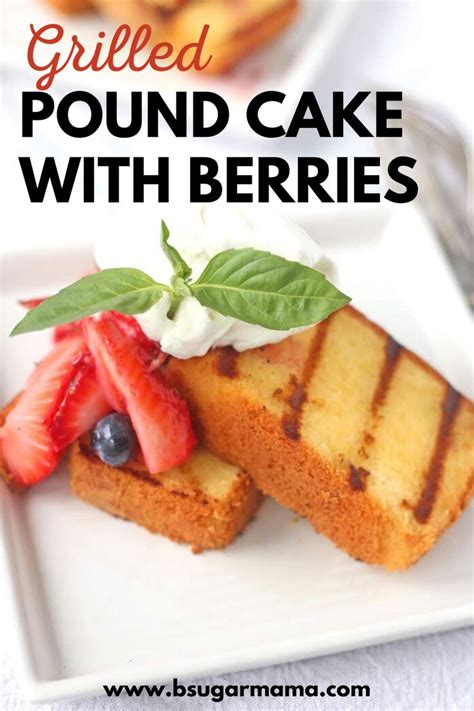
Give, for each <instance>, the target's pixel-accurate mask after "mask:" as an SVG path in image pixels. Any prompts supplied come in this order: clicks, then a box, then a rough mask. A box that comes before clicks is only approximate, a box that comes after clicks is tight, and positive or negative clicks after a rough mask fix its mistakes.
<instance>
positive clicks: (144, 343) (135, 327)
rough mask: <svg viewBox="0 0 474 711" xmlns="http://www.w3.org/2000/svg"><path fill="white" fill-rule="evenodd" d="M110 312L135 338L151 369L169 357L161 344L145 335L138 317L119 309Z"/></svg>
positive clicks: (156, 367) (157, 366) (159, 365)
mask: <svg viewBox="0 0 474 711" xmlns="http://www.w3.org/2000/svg"><path fill="white" fill-rule="evenodd" d="M110 313H111V315H112V316H113V318H114V319H115V320H116V321H118V323H119V324H120V326H121V328H122V330H124V331H125V333H127V335H129V336H130V338H133V340H134V342H135V345H136V347H137V348H139V349H140V357H141V358H142V359H143V361H144V362H145V363H148V365H149V368H150V370H156V369H158V368H160V367H161V366H162V365H163V363H164V362H165V360H166V359H167V357H168V356H167V355H166V353H163V351H162V350H161V347H160V344H159V343H157V342H156V341H152V340H151V339H150V338H148V336H146V335H145V333H144V332H143V329H142V327H141V326H140V324H139V323H138V321H137V319H136V318H134V317H133V316H126V315H125V314H119V313H118V312H117V311H111V312H110Z"/></svg>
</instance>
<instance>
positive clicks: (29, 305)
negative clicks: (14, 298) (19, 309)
mask: <svg viewBox="0 0 474 711" xmlns="http://www.w3.org/2000/svg"><path fill="white" fill-rule="evenodd" d="M46 298H47V297H46V296H43V297H40V298H38V299H20V301H19V302H18V303H19V304H20V306H24V307H25V309H34V308H35V307H36V306H39V305H40V304H41V303H42V302H43V301H44V300H45V299H46Z"/></svg>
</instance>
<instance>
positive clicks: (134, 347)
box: [0, 304, 262, 552]
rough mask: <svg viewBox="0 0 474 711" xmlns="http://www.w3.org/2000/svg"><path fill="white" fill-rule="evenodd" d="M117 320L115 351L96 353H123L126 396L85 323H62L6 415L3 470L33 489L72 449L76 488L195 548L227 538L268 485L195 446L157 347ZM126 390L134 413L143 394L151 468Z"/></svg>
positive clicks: (0, 449)
mask: <svg viewBox="0 0 474 711" xmlns="http://www.w3.org/2000/svg"><path fill="white" fill-rule="evenodd" d="M31 305H34V304H31ZM108 327H109V330H110V331H112V329H113V338H114V343H113V345H114V348H113V349H112V354H109V353H108V349H107V348H106V347H104V349H103V354H101V355H100V354H98V353H97V358H99V357H104V358H105V357H109V358H110V359H111V360H112V359H113V358H115V359H116V362H118V361H119V360H120V369H121V371H123V372H126V373H127V378H128V383H127V387H126V388H124V391H126V392H125V395H123V394H122V393H123V392H124V391H122V392H119V391H118V390H116V389H115V384H114V383H115V381H112V380H111V379H110V378H109V376H108V374H107V375H105V377H106V378H107V382H103V384H102V385H101V384H100V382H99V376H98V368H97V367H96V360H94V358H93V357H92V354H91V351H90V349H89V348H88V346H87V344H86V341H85V339H84V337H83V335H82V332H81V329H80V328H77V327H76V326H74V325H73V326H72V327H69V326H67V325H66V326H59V327H58V328H57V329H56V330H55V334H54V338H55V341H56V342H55V344H54V346H53V348H52V350H51V352H50V353H49V354H48V355H47V356H46V358H44V359H43V360H42V361H41V362H40V363H39V364H38V365H37V366H36V368H35V370H34V371H33V373H32V374H31V376H30V378H29V379H28V381H27V383H26V385H25V389H24V390H23V392H22V393H20V394H19V395H18V396H17V398H15V400H14V401H13V402H12V403H11V404H10V405H9V406H7V408H5V410H4V412H3V413H2V415H1V417H0V424H1V425H3V428H2V429H1V430H0V441H1V446H0V473H1V474H2V475H3V477H4V479H5V480H6V481H7V483H9V484H10V485H11V486H12V487H14V488H16V489H20V488H25V487H27V486H31V485H33V484H35V483H37V482H39V481H41V480H42V479H44V478H45V477H47V476H49V474H51V472H52V471H53V470H54V469H55V467H56V465H57V464H58V463H59V461H60V459H61V458H62V456H63V455H64V454H65V452H66V451H67V450H68V449H69V448H70V453H69V470H70V474H71V489H72V492H73V493H74V494H75V495H76V496H78V497H79V498H81V499H83V500H84V501H87V502H88V503H91V504H93V505H95V506H97V507H99V508H101V509H103V510H105V511H107V512H109V513H111V514H114V515H116V516H120V517H122V518H125V519H129V520H131V521H135V522H136V523H138V524H140V525H142V526H144V527H145V528H147V529H149V530H150V531H151V532H153V533H160V534H162V535H164V536H167V537H168V538H171V539H172V540H175V541H178V542H182V543H188V544H190V545H191V546H192V548H193V551H195V552H199V551H201V550H206V549H210V548H222V547H224V546H226V545H228V544H229V543H230V542H231V541H232V540H233V539H234V538H235V537H236V536H237V535H238V534H239V533H240V532H241V531H242V530H243V529H244V528H245V526H246V524H247V523H248V521H249V520H250V519H251V518H252V517H253V515H254V514H255V512H256V510H257V509H258V506H259V504H260V501H261V498H262V497H261V494H260V492H259V491H258V490H257V488H256V487H255V485H254V484H253V481H252V480H251V478H250V477H249V476H248V474H246V473H245V472H243V471H242V470H240V469H239V468H238V467H235V466H233V465H231V464H228V463H227V462H224V461H222V460H221V459H219V458H218V457H216V456H214V455H212V454H211V453H210V452H208V451H206V449H205V448H204V447H199V448H197V449H194V445H195V437H194V433H193V430H192V427H191V423H190V421H189V417H188V413H187V407H186V404H185V403H184V401H183V400H182V399H181V398H180V397H179V396H178V395H177V393H176V392H175V391H174V390H173V389H172V388H170V387H169V386H168V385H167V384H166V383H165V382H164V381H163V380H162V378H161V377H160V376H159V374H158V372H156V371H154V368H158V367H159V366H160V365H161V364H162V362H163V354H162V353H161V351H160V349H159V348H158V347H157V345H156V344H154V343H152V342H151V341H149V340H148V339H147V338H146V337H145V336H144V335H143V333H142V332H141V329H140V328H139V327H138V325H137V324H136V323H134V322H133V320H131V319H128V318H127V317H123V316H120V315H119V314H114V315H110V318H109V319H108ZM94 328H95V324H94V323H91V324H89V325H88V329H89V331H90V330H91V329H94ZM104 329H107V324H101V333H102V332H103V331H104ZM107 337H108V335H107V336H104V341H105V340H106V338H107ZM120 337H121V339H120ZM94 347H95V348H97V345H94ZM102 376H104V373H103V372H102ZM128 385H130V388H129V387H128ZM132 391H133V392H132ZM104 392H106V393H107V397H108V398H109V401H108V400H107V399H106V398H105V396H104ZM148 394H150V395H151V397H147V395H148ZM123 397H127V398H128V400H129V404H128V405H127V407H130V408H131V409H132V410H133V407H134V403H133V400H134V399H137V400H139V401H140V413H139V414H138V415H136V417H135V428H136V429H137V430H138V431H139V432H140V436H141V438H142V442H143V443H144V445H143V446H144V448H145V451H146V454H147V456H148V457H149V467H147V466H146V465H145V462H144V457H143V453H142V448H141V447H140V446H139V445H138V442H137V437H136V435H135V432H134V429H133V428H132V426H131V423H130V419H129V417H128V416H127V415H125V414H119V413H118V412H117V410H120V411H124V409H125V406H124V404H123V403H122V402H119V400H121V399H122V398H123ZM114 398H115V400H114ZM109 402H112V403H113V405H114V407H115V408H116V410H115V411H113V408H112V407H111V405H110V404H109ZM163 405H165V407H163ZM167 412H168V413H169V417H168V418H167ZM148 417H150V418H154V421H152V422H149V421H147V418H148ZM146 442H148V443H149V444H148V445H147V444H146ZM150 458H151V461H150ZM150 468H151V469H152V470H155V469H158V470H160V474H158V475H157V474H152V473H150V471H149V469H150Z"/></svg>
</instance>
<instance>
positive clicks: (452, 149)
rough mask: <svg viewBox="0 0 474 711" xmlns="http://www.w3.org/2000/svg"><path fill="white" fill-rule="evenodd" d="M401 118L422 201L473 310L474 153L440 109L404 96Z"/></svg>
mask: <svg viewBox="0 0 474 711" xmlns="http://www.w3.org/2000/svg"><path fill="white" fill-rule="evenodd" d="M402 117H403V118H402V126H403V135H404V139H405V140H407V141H408V142H410V143H411V145H410V147H409V149H408V148H407V154H408V155H413V156H414V157H415V158H417V163H416V167H415V174H416V179H417V182H418V186H419V200H420V201H421V204H422V206H423V209H424V211H425V213H426V215H427V217H428V219H429V221H430V223H431V225H432V227H433V228H434V229H435V231H436V233H437V235H438V236H439V238H440V240H441V243H442V245H443V247H444V250H445V253H446V255H447V257H448V259H449V261H450V263H451V265H452V267H453V269H454V272H455V274H456V276H457V278H458V281H459V283H460V285H461V288H462V290H463V292H464V294H465V296H466V299H467V301H468V304H469V306H470V308H471V309H474V234H473V202H472V200H473V193H472V188H473V175H472V169H473V166H472V149H471V148H470V147H469V146H468V144H467V142H466V140H465V139H464V137H463V135H462V133H461V132H460V130H459V129H458V127H457V126H456V124H455V122H454V121H453V119H452V118H451V117H450V116H449V115H448V114H447V113H446V112H444V111H442V110H440V109H438V108H435V107H433V106H429V105H427V104H424V103H422V102H420V101H417V100H414V99H412V98H410V97H406V96H405V95H404V97H403V107H402ZM384 140H386V139H384ZM380 144H383V141H382V140H381V141H380ZM381 148H382V146H381ZM384 152H385V151H384Z"/></svg>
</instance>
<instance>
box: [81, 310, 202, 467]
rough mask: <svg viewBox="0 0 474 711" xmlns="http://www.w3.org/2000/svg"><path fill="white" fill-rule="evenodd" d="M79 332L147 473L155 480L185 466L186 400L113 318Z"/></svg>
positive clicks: (190, 439)
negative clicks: (136, 443) (125, 418)
mask: <svg viewBox="0 0 474 711" xmlns="http://www.w3.org/2000/svg"><path fill="white" fill-rule="evenodd" d="M83 327H84V333H85V336H86V340H87V344H88V346H89V348H90V350H91V352H92V354H93V356H94V359H95V362H96V367H97V372H98V375H99V379H100V381H101V383H103V382H107V383H110V384H112V388H113V389H114V393H115V391H116V392H118V393H119V395H120V397H121V399H122V400H121V401H122V403H123V405H124V410H121V411H122V412H123V411H125V412H126V413H128V415H129V417H130V419H131V421H132V425H133V428H134V430H135V432H136V435H137V438H138V441H139V443H140V447H141V450H142V454H143V459H144V461H145V464H146V466H147V468H148V470H149V471H150V472H151V473H152V474H158V473H159V472H163V471H166V470H167V469H170V468H171V467H174V466H179V465H180V464H183V463H184V462H185V461H186V460H187V459H188V458H189V456H190V454H191V452H192V450H193V448H194V446H195V444H196V436H195V434H194V431H193V428H192V424H191V418H190V415H189V410H188V406H187V404H186V402H185V400H183V398H182V397H181V396H180V395H178V393H177V392H176V390H174V388H172V387H171V386H170V385H169V384H168V383H167V382H166V381H165V379H164V378H163V376H162V375H161V373H160V372H159V371H158V370H156V369H155V370H153V369H150V359H149V354H147V352H146V350H144V349H143V348H142V344H141V343H140V341H139V342H137V341H136V339H135V338H134V336H133V335H132V333H131V331H130V330H129V329H128V328H127V325H125V324H124V323H123V322H122V321H121V319H119V318H117V317H116V315H115V314H112V313H104V314H102V315H101V316H100V317H99V318H90V317H89V318H86V319H84V325H83ZM104 393H105V394H106V396H107V393H106V391H105V390H104ZM114 409H117V408H116V407H114Z"/></svg>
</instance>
